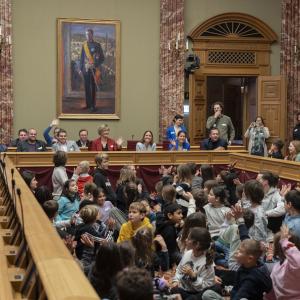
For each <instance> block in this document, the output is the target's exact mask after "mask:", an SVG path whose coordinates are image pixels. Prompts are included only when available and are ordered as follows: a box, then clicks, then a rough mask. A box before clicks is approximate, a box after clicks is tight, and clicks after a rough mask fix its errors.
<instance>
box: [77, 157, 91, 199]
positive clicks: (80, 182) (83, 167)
mask: <svg viewBox="0 0 300 300" xmlns="http://www.w3.org/2000/svg"><path fill="white" fill-rule="evenodd" d="M78 167H79V170H80V171H79V176H78V178H77V186H78V193H79V195H80V198H81V199H83V190H84V185H85V184H86V183H88V182H93V176H91V175H90V174H89V170H90V163H89V162H88V161H87V160H83V161H81V162H80V163H79V164H78Z"/></svg>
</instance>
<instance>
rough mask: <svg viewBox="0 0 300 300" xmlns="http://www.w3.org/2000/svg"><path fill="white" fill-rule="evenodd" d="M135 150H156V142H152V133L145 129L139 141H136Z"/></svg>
mask: <svg viewBox="0 0 300 300" xmlns="http://www.w3.org/2000/svg"><path fill="white" fill-rule="evenodd" d="M135 148H136V151H156V144H155V143H154V142H153V133H152V132H151V131H150V130H147V131H145V133H144V135H143V138H142V140H141V141H140V142H138V143H136V147H135Z"/></svg>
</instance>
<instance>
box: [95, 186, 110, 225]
mask: <svg viewBox="0 0 300 300" xmlns="http://www.w3.org/2000/svg"><path fill="white" fill-rule="evenodd" d="M93 199H94V203H95V204H96V205H97V206H98V208H99V211H100V220H101V221H102V222H104V223H106V222H107V221H108V220H109V216H110V211H111V209H112V208H113V207H114V206H113V204H112V203H111V202H110V201H107V200H106V196H105V194H104V191H103V189H102V188H97V190H95V191H94V193H93Z"/></svg>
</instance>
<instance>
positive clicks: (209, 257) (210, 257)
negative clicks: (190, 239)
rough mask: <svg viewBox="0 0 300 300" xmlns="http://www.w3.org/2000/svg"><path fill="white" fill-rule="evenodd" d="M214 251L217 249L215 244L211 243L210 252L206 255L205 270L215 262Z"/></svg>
mask: <svg viewBox="0 0 300 300" xmlns="http://www.w3.org/2000/svg"><path fill="white" fill-rule="evenodd" d="M214 249H215V243H214V242H211V243H210V246H209V248H208V250H207V251H206V253H205V257H206V263H205V268H207V267H208V266H210V265H211V264H212V263H213V262H214V256H215V250H214Z"/></svg>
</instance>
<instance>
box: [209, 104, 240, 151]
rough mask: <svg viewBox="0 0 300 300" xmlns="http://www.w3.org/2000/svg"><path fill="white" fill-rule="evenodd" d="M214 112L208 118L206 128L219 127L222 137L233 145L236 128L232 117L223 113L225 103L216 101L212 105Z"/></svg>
mask: <svg viewBox="0 0 300 300" xmlns="http://www.w3.org/2000/svg"><path fill="white" fill-rule="evenodd" d="M212 108H213V111H214V114H213V115H212V116H210V117H209V118H208V119H207V122H206V128H207V129H208V130H210V129H211V128H218V129H219V134H220V138H221V139H224V140H226V141H228V145H231V143H232V141H233V140H234V136H235V130H234V127H233V124H232V121H231V118H230V117H228V116H226V115H223V114H222V111H223V108H224V107H223V104H222V103H221V102H215V103H214V104H213V105H212Z"/></svg>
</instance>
